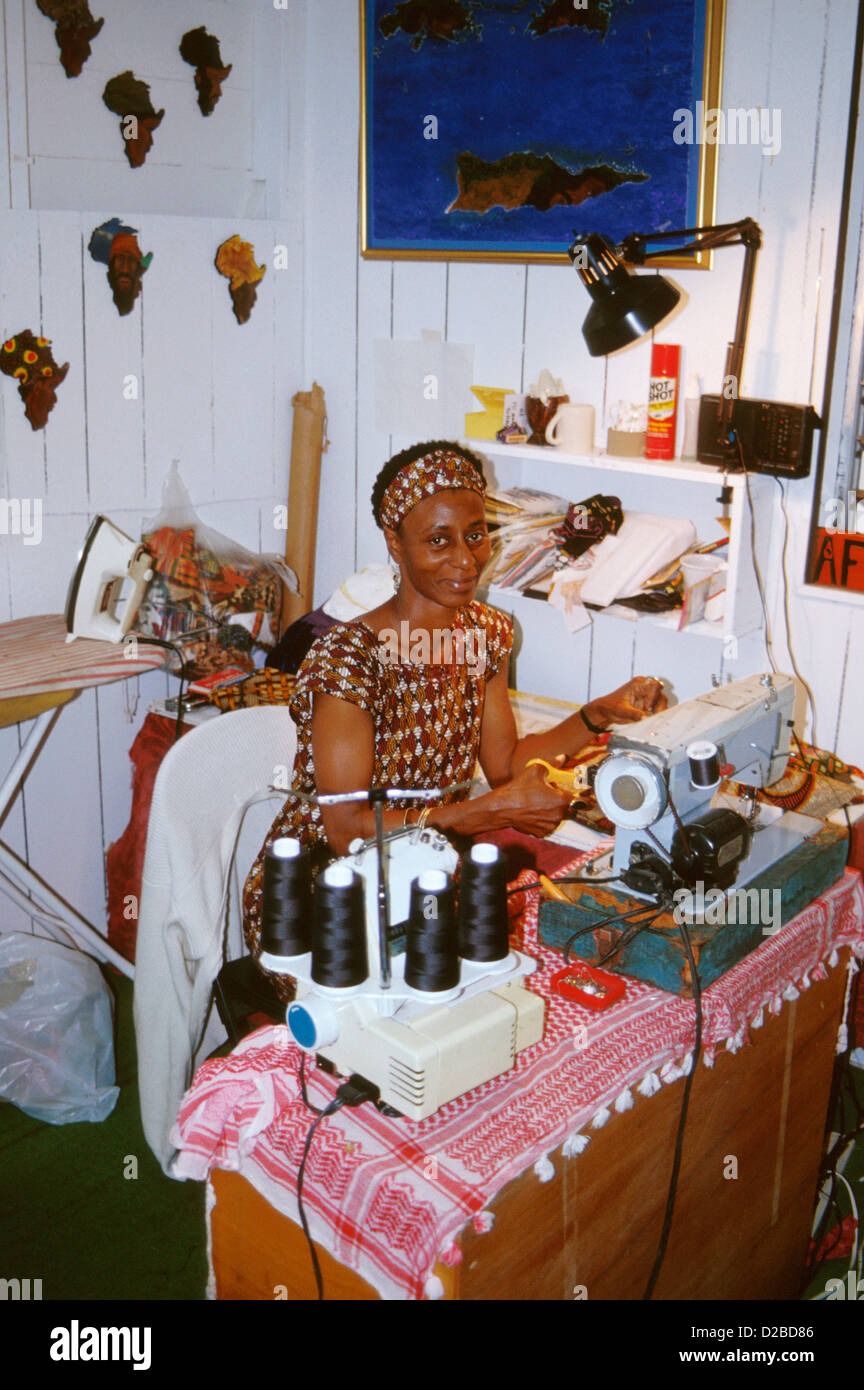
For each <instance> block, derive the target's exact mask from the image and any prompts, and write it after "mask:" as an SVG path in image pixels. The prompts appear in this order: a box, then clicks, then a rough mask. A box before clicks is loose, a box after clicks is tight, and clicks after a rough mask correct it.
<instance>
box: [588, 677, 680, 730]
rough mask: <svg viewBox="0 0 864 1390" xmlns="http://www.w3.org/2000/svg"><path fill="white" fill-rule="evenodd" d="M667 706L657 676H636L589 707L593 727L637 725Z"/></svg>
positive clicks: (664, 694)
mask: <svg viewBox="0 0 864 1390" xmlns="http://www.w3.org/2000/svg"><path fill="white" fill-rule="evenodd" d="M667 704H668V701H667V699H666V692H665V691H664V689H663V685H662V683H661V682H660V681H658V680H657V679H656V677H654V676H634V677H633V679H632V680H629V681H627V682H626V683H625V684H624V685H620V686H619V687H618V689H617V690H613V691H611V692H610V694H608V695H601V696H600V698H599V699H597V700H592V701H591V702H590V704H589V705H588V706H587V707H586V711H585V712H586V714H587V716H588V718H589V719H590V720H591V723H592V724H600V725H602V726H603V727H604V728H608V727H609V725H610V724H634V723H635V722H636V720H638V719H645V718H646V716H647V715H649V714H659V713H660V711H661V710H664V709H665V708H666V706H667Z"/></svg>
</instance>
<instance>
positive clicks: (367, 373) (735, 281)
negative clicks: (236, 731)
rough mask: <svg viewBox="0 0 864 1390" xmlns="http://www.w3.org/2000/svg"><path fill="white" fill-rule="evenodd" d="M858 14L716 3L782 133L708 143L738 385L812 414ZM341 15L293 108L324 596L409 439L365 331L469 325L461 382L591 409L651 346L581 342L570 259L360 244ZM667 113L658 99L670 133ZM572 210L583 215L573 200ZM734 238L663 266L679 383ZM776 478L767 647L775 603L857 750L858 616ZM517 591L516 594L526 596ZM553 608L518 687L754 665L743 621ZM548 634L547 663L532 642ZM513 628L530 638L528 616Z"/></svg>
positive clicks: (642, 380) (315, 54)
mask: <svg viewBox="0 0 864 1390" xmlns="http://www.w3.org/2000/svg"><path fill="white" fill-rule="evenodd" d="M856 16H857V4H856V0H783V3H782V4H777V3H776V0H727V17H726V59H725V68H724V90H723V98H722V100H723V105H724V106H725V107H727V108H728V107H745V108H749V107H763V108H767V109H768V110H769V111H771V112H772V113H777V112H779V117H778V116H776V115H773V122H774V124H773V127H772V129H773V130H774V131H776V130H777V128H778V127H777V120H778V119H779V122H780V124H779V130H780V135H781V139H780V148H779V150H777V151H776V153H774V154H773V155H771V154H768V155H766V154H764V153H763V152H762V149H761V148H760V147H759V146H738V145H736V146H732V145H726V146H721V148H720V151H719V156H720V158H719V179H718V201H717V220H718V221H732V220H735V219H737V218H740V217H744V216H752V217H754V218H755V219H756V221H757V222H759V224H760V225H761V227H762V229H763V233H764V245H763V250H762V251H761V253H760V256H759V263H758V267H757V276H756V288H755V295H754V301H753V310H752V317H751V326H750V334H749V340H748V347H747V356H746V362H745V369H744V380H743V383H742V394H744V395H763V396H765V397H767V398H769V399H774V400H788V401H795V402H806V401H809V400H812V402H813V404H814V405H815V406H816V408H817V410H818V409H821V406H822V395H823V388H824V371H825V352H826V345H827V343H826V339H827V333H828V327H829V317H830V300H831V292H832V288H833V276H834V257H835V252H836V239H837V228H838V220H839V214H840V194H841V183H842V171H843V161H844V155H845V137H846V123H847V116H848V104H849V82H850V75H851V63H852V53H853V47H854V36H855V22H856ZM356 18H357V5H356V4H355V2H354V0H331V3H329V4H328V5H327V6H326V17H325V7H323V6H321V5H320V4H314V3H309V4H308V5H307V22H306V28H307V33H306V39H307V42H306V65H305V69H306V84H307V88H306V101H305V105H304V110H305V120H306V122H307V128H308V130H309V131H310V132H313V133H314V135H313V138H312V141H311V144H310V146H309V148H312V149H314V148H315V147H316V144H317V141H318V140H324V141H325V143H326V146H327V150H328V162H327V169H326V172H325V171H324V169H323V168H322V167H321V165H320V163H319V161H317V160H316V159H315V157H314V156H313V157H312V158H311V161H310V163H307V171H308V173H309V181H308V183H307V195H308V196H307V205H306V218H305V228H304V237H305V243H306V265H307V285H308V286H309V287H310V289H311V295H310V300H309V303H308V313H307V321H306V328H307V331H306V353H307V364H308V366H309V370H310V372H312V373H313V374H314V375H316V376H318V377H319V379H322V378H323V376H324V375H325V374H329V378H330V381H331V389H330V390H328V403H329V406H330V437H331V449H332V453H333V456H334V457H335V458H336V459H338V464H339V470H340V473H341V475H342V476H343V477H344V479H345V487H344V490H340V491H339V493H338V494H335V493H334V494H329V493H325V495H324V496H323V497H322V514H321V528H320V533H319V548H318V579H319V585H318V594H319V597H322V598H323V597H324V595H325V594H326V592H327V591H328V590H329V589H330V588H332V587H333V585H334V583H336V582H338V579H339V578H340V576H341V573H342V570H343V569H344V553H343V551H342V549H341V547H340V546H339V545H338V544H334V541H333V539H332V538H333V537H334V536H345V537H347V536H348V535H349V534H350V528H351V526H352V524H353V514H354V513H353V508H354V502H355V499H356V517H357V521H356V536H357V550H356V559H357V562H358V563H365V562H367V561H369V560H372V559H379V560H380V559H382V558H383V555H384V550H383V544H382V541H381V538H380V535H379V533H378V532H377V531H376V528H375V526H374V523H373V521H372V518H371V514H370V511H369V505H368V496H369V491H370V488H371V484H372V481H373V479H374V477H375V474H376V472H377V471H378V469H379V467H380V465H381V463H382V462H383V461H384V460H385V459H386V458H387V457H388V456H389V454H390V453H391V452H393V450H395V449H397V448H400V447H402V446H403V445H404V444H405V443H407V442H409V441H408V440H405V439H402V438H393V437H390V436H387V435H382V434H379V433H377V432H376V430H375V427H374V418H375V416H374V398H373V385H374V382H373V365H372V360H373V344H374V342H375V340H376V339H377V338H381V337H392V338H416V337H418V336H419V334H420V332H421V330H422V329H424V328H428V329H438V330H441V331H443V333H444V335H445V337H446V338H447V339H448V340H449V341H451V342H459V343H473V345H474V348H475V380H476V381H477V382H479V383H481V384H486V385H495V386H510V387H516V388H519V389H526V388H527V387H528V386H529V385H530V383H531V382H532V381H534V380H536V377H537V373H538V372H539V371H540V369H541V368H542V367H544V366H545V367H548V368H550V369H551V370H552V371H553V372H554V373H555V374H556V375H559V376H561V377H563V379H564V383H565V387H566V389H567V390H568V392H569V394H570V398H571V400H584V401H590V402H591V403H592V404H593V405H594V406H595V409H596V412H597V417H598V421H603V420H605V415H606V411H607V409H608V407H609V405H610V404H611V403H612V402H614V401H616V400H618V399H626V400H629V399H634V400H639V399H642V400H644V399H645V396H646V392H647V379H648V374H649V361H650V345H649V344H648V343H643V344H638V345H636V346H635V347H633V348H630V349H627V350H625V351H622V352H620V353H617V354H616V355H615V356H613V357H610V358H608V359H600V360H596V359H592V358H590V357H589V356H588V354H587V351H586V350H585V348H584V345H583V342H582V338H581V333H580V331H579V330H580V326H581V322H582V319H583V318H584V315H585V313H586V310H587V307H588V300H587V297H586V296H585V294H584V291H583V290H582V289H581V286H580V285H579V283H578V281H577V280H576V277H575V275H574V273H573V271H572V270H571V269H570V268H569V267H567V266H535V265H532V266H519V265H509V264H484V263H477V262H454V263H451V264H449V265H442V264H430V263H423V262H414V261H398V262H394V263H392V264H391V263H388V262H381V261H363V260H362V259H360V258H359V256H358V253H357V245H358V241H357V233H356V209H357V199H358V174H357V159H356V147H357V143H358V140H359V106H358V102H357V80H358V79H357V74H358V71H359V30H358V26H357V23H356ZM334 79H335V80H334ZM671 125H672V121H671V112H670V130H671ZM581 211H582V213H583V218H582V221H583V223H584V222H585V216H584V214H585V213H586V212H587V207H586V208H583V209H582V210H581ZM639 230H644V229H639ZM562 249H563V248H562ZM742 256H743V252H742V251H740V250H734V249H732V250H723V251H720V252H717V253H716V254H715V260H714V269H713V270H712V271H710V272H703V271H675V272H669V273H670V274H671V275H672V276H673V278H674V279H675V280H676V281H677V282H678V283H679V285H680V286H681V287H682V288H683V289H684V291H685V293H686V295H687V296H688V302H687V303H686V305H685V307H684V309H683V310H682V311H681V312H680V313H679V314H678V316H677V317H676V319H675V320H674V321H673V322H671V323H670V324H668V325H666V326H664V328H663V330H662V332H661V333H660V334H659V335H658V336H660V337H662V338H663V339H664V340H665V341H669V342H680V343H681V345H682V349H683V351H682V383H681V384H682V393H683V389H684V388H685V387H686V384H687V380H688V377H689V375H690V374H691V373H694V372H695V373H697V374H699V375H700V376H701V377H702V378H703V383H704V386H703V389H705V390H707V391H710V390H714V391H716V390H718V389H719V386H720V382H721V378H722V372H723V364H724V357H725V351H726V343H727V340H728V338H729V337H730V336H731V334H732V332H733V329H734V321H735V309H736V304H737V299H738V291H739V287H740V279H741V261H742ZM312 287H314V288H312ZM355 362H356V375H355ZM337 397H338V401H337ZM679 439H680V436H679ZM600 442H601V443H602V433H601V440H600ZM352 456H355V457H356V462H355V463H354V467H353V469H352V468H351V465H350V462H349V460H351V458H352ZM547 482H548V479H547ZM774 486H775V487H776V497H775V499H774V505H773V507H772V508H771V513H770V515H769V517H768V518H767V521H766V523H765V527H766V529H767V535H764V536H763V539H764V540H766V541H767V542H768V545H769V554H770V561H769V564H768V566H767V571H766V589H767V597H768V606H769V613H770V617H771V633H772V636H773V638H774V647H775V651H776V655H777V660H778V664H779V666H780V668H781V669H789V667H790V657H789V654H788V651H787V647H786V642H785V639H784V601H785V600H787V599H788V607H789V616H790V620H791V630H792V645H793V648H794V651H795V654H796V657H797V660H798V663H799V665H800V667H801V670H802V673H803V675H804V676H805V678H806V679H807V681H808V682H809V683H810V685H811V686H812V688H813V691H814V695H815V698H816V707H817V714H818V723H817V732H818V736H819V740H820V742H822V743H823V744H824V745H825V746H827V747H836V748H837V750H838V751H839V752H840V753H841V755H843V756H845V757H846V758H848V759H850V760H853V761H858V762H862V761H864V729H862V725H861V721H860V716H858V709H859V707H860V689H861V678H862V677H864V671H862V670H860V667H861V664H862V658H861V657H860V656H859V655H858V653H860V651H861V646H862V644H861V642H860V640H858V639H860V637H861V636H862V632H864V628H862V624H864V615H862V610H861V609H860V608H857V607H854V606H853V605H851V604H849V603H829V602H826V601H823V600H821V599H819V598H816V597H813V596H812V595H811V594H810V593H804V592H802V584H801V580H802V577H803V573H804V552H805V547H806V537H807V528H808V523H809V512H810V506H811V500H812V479H810V478H808V479H803V480H801V481H799V482H786V483H784V484H783V485H782V489H781V486H780V484H776V485H774ZM781 492H782V496H783V500H784V502H785V504H786V506H787V508H788V514H789V545H788V555H787V568H788V576H789V581H788V584H787V583H786V582H785V581H784V578H783V569H782V545H783V538H784V533H785V526H784V519H783V512H782V509H781V505H780V501H781ZM622 496H623V494H622ZM574 500H576V499H574ZM624 500H625V505H626V501H627V499H626V497H625V498H624ZM684 505H686V503H685V501H684V500H683V499H682V506H684ZM519 607H520V612H524V607H525V605H524V604H521V605H519ZM517 616H518V615H517ZM548 618H549V615H546V614H544V615H543V616H542V619H541V617H540V616H539V615H538V616H535V617H533V618H531V617H530V615H529V618H528V619H526V621H530V623H531V626H532V627H533V628H534V629H535V636H536V643H535V644H534V645H535V646H536V651H537V656H536V659H533V658H532V659H529V660H527V661H526V658H525V655H524V653H523V657H522V659H521V662H517V677H518V679H519V681H520V684H522V685H523V686H526V685H533V686H535V687H545V688H550V686H551V684H552V683H554V686H555V693H558V694H560V695H561V696H568V695H571V696H575V697H577V698H578V697H580V696H582V695H585V694H591V695H594V694H597V693H599V692H600V691H601V690H602V689H603V688H604V687H606V688H608V686H609V685H611V684H612V683H614V682H617V681H619V680H621V679H623V678H625V677H626V676H628V675H629V674H630V673H631V672H632V671H634V670H640V669H641V670H647V669H650V670H651V671H659V672H660V673H661V674H664V675H666V676H667V677H668V678H669V679H670V680H671V682H672V684H673V685H674V686H675V688H676V690H677V691H678V692H679V693H681V694H682V695H685V696H686V695H689V694H692V693H694V692H695V691H696V690H698V689H703V688H705V687H706V686H708V685H709V684H710V681H711V678H712V676H716V677H719V678H721V679H723V678H725V677H727V676H737V675H744V674H747V673H748V672H750V671H753V670H758V669H763V668H764V667H765V666H766V665H767V657H766V651H765V645H764V642H763V641H762V639H761V638H760V637H755V638H749V639H745V640H742V641H741V642H740V644H739V650H738V656H737V660H734V661H733V660H731V659H728V658H727V659H724V658H723V656H722V653H721V645H722V644H718V643H717V642H714V641H711V640H710V639H707V638H697V637H695V636H691V635H684V634H682V635H681V636H678V635H677V634H667V633H663V634H660V633H658V632H657V630H656V629H651V630H650V632H647V631H645V630H642V629H634V627H633V625H632V624H622V623H621V622H616V621H615V620H612V619H608V618H606V619H603V618H600V619H598V620H596V621H595V623H594V625H593V629H592V631H591V633H590V634H585V633H583V634H579V635H578V636H576V637H574V638H567V637H566V635H565V633H564V629H563V626H561V627H560V628H559V629H557V630H556V629H554V627H553V629H552V631H551V632H548V631H547V629H548V627H549V622H548ZM556 631H557V642H558V644H559V645H558V660H557V674H556V663H555V662H550V660H549V643H550V641H552V642H554V641H555V640H556V637H555V634H556ZM523 639H524V641H525V642H526V643H527V644H528V645H529V646H530V645H531V635H530V634H529V633H524V634H523ZM544 653H545V655H544Z"/></svg>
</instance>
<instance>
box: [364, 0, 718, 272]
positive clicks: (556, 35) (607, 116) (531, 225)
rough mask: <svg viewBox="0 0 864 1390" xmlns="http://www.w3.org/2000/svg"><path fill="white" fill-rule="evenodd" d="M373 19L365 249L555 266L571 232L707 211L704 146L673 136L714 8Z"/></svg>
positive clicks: (369, 3)
mask: <svg viewBox="0 0 864 1390" xmlns="http://www.w3.org/2000/svg"><path fill="white" fill-rule="evenodd" d="M712 8H713V11H714V16H713V18H712V16H711V14H710V13H708V14H707V15H706V11H711V10H712ZM719 21H720V29H719V32H720V34H721V35H722V14H720V16H719ZM363 24H364V81H365V91H364V95H365V130H364V245H363V250H364V254H367V255H373V256H374V255H379V256H383V255H387V254H394V255H396V256H400V255H402V256H418V257H424V256H439V257H443V256H447V257H459V256H477V257H481V258H488V259H495V258H498V257H506V258H508V259H532V258H542V259H546V258H553V257H554V259H556V260H558V259H563V258H564V256H565V252H566V248H567V246H568V245H569V244H570V242H571V241H572V239H573V233H574V231H579V232H588V231H593V232H601V233H603V234H604V235H605V236H608V237H609V238H610V239H611V240H612V241H613V242H615V243H617V242H620V241H621V240H622V239H623V238H624V237H625V236H626V235H627V234H628V233H629V232H632V231H634V230H635V231H642V232H649V231H660V230H664V229H670V228H678V227H692V226H695V225H698V224H699V223H700V221H705V220H710V216H709V217H708V218H706V216H705V213H706V204H705V187H706V183H705V179H704V177H703V178H701V179H700V159H701V157H702V156H704V155H705V153H706V146H705V145H704V144H698V143H695V144H694V143H691V144H686V143H678V142H676V139H675V138H673V137H674V132H675V130H676V128H677V129H678V130H679V131H680V128H681V117H680V112H681V109H682V108H687V109H690V110H692V111H693V112H694V113H695V112H696V103H697V101H699V100H702V99H704V97H705V95H706V93H708V91H709V87H708V86H707V85H706V78H707V77H708V75H709V71H710V70H711V69H712V68H714V67H716V68H718V69H719V53H718V54H717V56H716V62H715V61H714V59H713V58H712V56H711V55H710V53H709V58H708V62H707V64H706V60H705V36H706V24H707V25H709V26H710V29H711V30H712V31H716V30H717V24H718V20H717V0H714V2H713V5H712V0H584V3H581V4H580V3H579V0H509V3H508V2H507V0H401V2H400V0H364V12H363ZM713 76H714V80H715V83H716V84H719V71H716V72H714V74H713ZM715 90H719V85H717V86H716V87H715ZM676 111H677V112H678V113H679V114H678V116H677V117H676V115H675V113H676ZM710 152H711V153H713V151H710ZM708 211H709V212H710V211H711V210H710V209H709V210H708Z"/></svg>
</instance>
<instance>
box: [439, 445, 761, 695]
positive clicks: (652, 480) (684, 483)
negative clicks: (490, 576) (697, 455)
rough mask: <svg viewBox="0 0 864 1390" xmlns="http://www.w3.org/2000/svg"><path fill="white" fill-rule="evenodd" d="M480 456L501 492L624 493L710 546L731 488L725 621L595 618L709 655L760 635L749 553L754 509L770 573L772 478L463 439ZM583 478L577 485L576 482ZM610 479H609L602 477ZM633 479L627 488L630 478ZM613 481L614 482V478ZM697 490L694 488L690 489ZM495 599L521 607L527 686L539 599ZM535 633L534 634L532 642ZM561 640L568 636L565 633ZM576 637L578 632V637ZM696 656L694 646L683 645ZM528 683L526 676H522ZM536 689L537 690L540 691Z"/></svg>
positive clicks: (497, 591)
mask: <svg viewBox="0 0 864 1390" xmlns="http://www.w3.org/2000/svg"><path fill="white" fill-rule="evenodd" d="M465 442H466V444H467V446H468V447H469V448H471V449H472V450H473V451H474V452H475V453H477V454H479V455H481V456H484V457H485V458H486V459H487V460H488V463H489V467H490V469H494V472H495V475H496V481H497V483H498V485H499V486H500V487H502V488H506V487H511V486H513V485H514V484H518V485H519V486H522V487H532V486H533V487H539V488H542V489H544V490H547V491H550V492H558V493H561V494H563V495H565V496H567V498H568V499H569V500H570V501H578V500H580V499H581V498H582V497H585V496H587V495H589V494H590V493H592V492H610V491H613V492H615V493H617V494H619V495H620V497H621V503H622V506H623V507H624V509H625V510H627V509H628V508H629V509H630V510H632V511H648V512H655V513H657V514H660V515H668V516H688V517H689V518H690V519H691V520H692V521H693V522H694V524H695V525H696V528H697V532H698V533H699V537H700V540H702V541H707V540H710V539H712V538H717V537H719V536H720V535H721V534H722V529H723V528H721V527H720V525H719V522H718V517H719V514H720V504H719V491H720V486H721V484H722V483H723V482H725V483H726V484H728V486H729V488H730V501H729V504H728V509H727V510H726V512H725V516H726V517H727V518H728V534H729V547H728V575H727V582H726V612H725V615H724V618H723V620H722V621H721V622H719V623H717V622H713V623H709V622H706V621H705V620H704V619H703V620H702V621H701V622H697V623H693V624H691V625H690V626H689V627H686V628H682V629H681V631H680V632H679V631H678V619H679V611H680V610H678V609H676V610H674V611H673V612H665V613H638V612H636V611H635V610H632V609H631V610H628V609H626V608H617V609H615V608H614V606H613V607H612V608H610V609H607V610H601V612H600V613H597V612H592V617H594V618H597V617H598V616H601V614H602V616H604V617H609V618H612V619H614V620H616V621H618V622H622V623H626V622H629V623H631V624H634V625H635V624H638V627H639V630H640V631H642V630H645V629H648V630H652V629H653V630H657V631H658V632H659V631H662V632H664V633H667V632H668V633H670V634H674V637H675V638H676V639H677V638H679V637H680V638H684V639H702V641H704V642H705V643H706V655H707V651H708V650H712V651H714V652H716V651H717V649H718V648H721V649H723V655H724V659H725V656H726V652H725V644H726V642H727V641H728V639H730V638H735V639H738V638H745V637H749V636H750V635H751V634H756V633H758V632H759V631H760V630H761V628H762V627H763V624H764V615H763V612H762V604H761V599H760V596H759V589H758V584H757V581H756V574H755V570H754V566H753V557H752V553H751V544H750V542H751V521H750V515H751V504H752V509H753V513H754V519H755V535H756V543H757V555H758V558H759V562H760V565H761V567H762V570H763V573H764V569H765V564H766V559H767V553H768V545H769V540H770V531H771V525H772V518H773V514H774V498H773V490H772V488H771V486H770V484H771V481H772V480H771V479H770V478H768V477H765V476H764V475H762V474H756V475H753V474H750V475H747V474H745V473H743V472H725V470H724V469H723V468H721V467H718V466H717V465H715V464H706V463H696V462H692V461H690V460H684V459H669V460H666V461H664V460H654V459H645V458H622V457H621V456H620V455H614V454H605V453H593V454H569V453H566V452H565V451H564V450H562V449H555V448H552V447H548V446H546V447H544V446H543V445H536V444H500V443H499V442H498V441H497V440H489V439H473V438H471V439H466V441H465ZM577 478H578V481H577ZM603 478H605V480H606V481H605V482H603V481H602V479H603ZM627 478H629V479H630V480H631V485H630V486H629V487H628V486H627V485H626V482H625V479H627ZM613 479H615V481H613ZM693 489H695V490H693ZM490 593H491V595H492V596H493V597H492V601H493V602H494V601H495V599H496V598H497V599H498V600H499V602H500V603H501V605H502V606H506V607H508V608H510V611H513V609H514V607H521V605H522V604H523V603H525V604H527V605H528V606H526V607H524V608H522V609H521V612H522V619H523V621H522V626H523V630H524V640H523V658H522V660H523V663H525V664H526V665H527V668H528V670H527V679H528V681H529V683H530V681H531V679H532V670H533V668H534V667H535V666H538V663H539V665H542V664H543V661H544V657H543V654H542V652H540V651H539V650H538V649H537V648H538V644H540V646H542V645H543V642H544V637H543V636H541V631H545V641H547V642H548V641H549V640H550V633H549V632H548V631H546V629H547V624H545V623H540V624H539V625H538V622H537V621H535V619H534V617H533V616H532V609H533V613H534V614H536V613H537V605H538V602H539V600H537V599H533V598H529V597H528V596H527V595H525V594H524V593H522V592H521V591H520V590H514V589H501V588H499V587H498V586H493V587H491V589H490ZM532 629H536V634H535V636H534V638H533V640H532ZM562 635H563V634H562ZM577 636H578V634H577ZM684 650H687V651H689V652H690V653H693V651H694V648H693V645H692V643H691V645H689V646H687V647H686V648H683V647H682V656H683V652H684ZM520 679H521V680H522V683H523V684H525V680H526V675H520ZM538 688H539V687H538Z"/></svg>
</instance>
